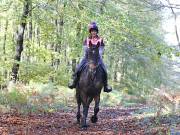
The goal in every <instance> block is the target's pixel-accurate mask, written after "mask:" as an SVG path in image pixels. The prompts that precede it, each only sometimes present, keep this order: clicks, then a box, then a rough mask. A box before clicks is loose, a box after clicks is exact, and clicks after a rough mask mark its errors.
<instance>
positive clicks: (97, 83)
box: [76, 43, 104, 130]
mask: <svg viewBox="0 0 180 135" xmlns="http://www.w3.org/2000/svg"><path fill="white" fill-rule="evenodd" d="M99 46H100V43H98V44H97V45H92V43H90V44H89V47H88V49H87V51H86V58H87V64H86V65H85V66H84V69H83V70H82V71H81V74H80V77H79V82H78V85H77V86H76V100H77V105H78V106H77V108H78V111H77V116H76V117H77V122H78V124H81V128H82V129H84V130H86V129H87V127H88V125H87V123H86V119H87V116H88V110H89V105H90V103H91V102H92V100H93V99H94V101H95V106H94V115H93V116H92V117H91V122H92V123H96V122H97V121H98V117H97V114H98V112H99V103H100V94H101V89H102V88H103V86H104V85H103V78H104V77H103V76H104V74H103V69H102V68H101V66H100V62H99V61H100V54H99ZM81 104H82V105H83V117H82V119H81V113H80V106H81ZM80 119H81V120H80Z"/></svg>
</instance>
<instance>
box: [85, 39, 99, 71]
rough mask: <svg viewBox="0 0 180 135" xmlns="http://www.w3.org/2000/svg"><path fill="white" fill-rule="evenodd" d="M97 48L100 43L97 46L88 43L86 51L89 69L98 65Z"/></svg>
mask: <svg viewBox="0 0 180 135" xmlns="http://www.w3.org/2000/svg"><path fill="white" fill-rule="evenodd" d="M99 46H100V43H99V42H98V43H97V45H93V44H92V43H91V41H90V42H89V47H88V51H87V54H88V55H87V59H88V64H89V67H90V68H91V69H94V68H96V67H97V65H98V60H99V57H100V55H99Z"/></svg>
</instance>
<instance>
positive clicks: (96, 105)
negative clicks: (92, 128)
mask: <svg viewBox="0 0 180 135" xmlns="http://www.w3.org/2000/svg"><path fill="white" fill-rule="evenodd" d="M94 100H95V107H94V115H93V116H92V117H91V122H92V123H96V122H97V120H98V118H97V113H98V112H99V102H100V95H98V96H96V97H95V98H94Z"/></svg>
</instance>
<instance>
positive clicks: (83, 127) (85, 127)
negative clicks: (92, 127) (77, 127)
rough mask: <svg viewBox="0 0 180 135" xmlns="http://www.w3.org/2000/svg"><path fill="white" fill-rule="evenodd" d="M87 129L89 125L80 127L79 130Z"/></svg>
mask: <svg viewBox="0 0 180 135" xmlns="http://www.w3.org/2000/svg"><path fill="white" fill-rule="evenodd" d="M88 127H89V125H83V126H81V130H87V128H88Z"/></svg>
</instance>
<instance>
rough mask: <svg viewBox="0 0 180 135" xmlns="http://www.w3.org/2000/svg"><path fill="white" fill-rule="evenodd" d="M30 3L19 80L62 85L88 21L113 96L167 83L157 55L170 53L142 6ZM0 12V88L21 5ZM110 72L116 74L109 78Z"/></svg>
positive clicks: (155, 18) (157, 22) (154, 14)
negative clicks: (100, 41)
mask: <svg viewBox="0 0 180 135" xmlns="http://www.w3.org/2000/svg"><path fill="white" fill-rule="evenodd" d="M31 2H32V3H31V4H32V7H33V9H32V10H31V12H30V13H29V16H28V18H27V26H26V30H25V35H24V45H23V47H24V48H23V52H22V57H21V61H20V62H19V64H20V69H19V80H20V81H23V82H25V83H29V82H32V81H33V82H36V83H48V82H49V81H52V82H53V83H55V84H56V85H61V86H66V85H67V83H68V81H69V80H70V77H71V73H72V70H71V69H72V66H73V64H72V60H73V59H76V61H79V59H80V58H81V57H82V44H83V40H84V39H85V38H86V37H87V36H88V34H89V33H88V30H87V25H88V24H89V22H90V21H96V22H97V23H98V26H99V35H101V36H102V37H103V38H104V42H105V53H104V57H103V60H104V62H105V63H106V65H107V67H108V75H109V80H110V82H111V83H112V84H114V82H116V85H114V88H115V89H116V92H117V91H118V92H120V91H124V90H125V91H126V92H127V93H128V94H131V95H136V96H140V97H143V96H144V95H146V94H148V93H149V92H150V91H151V88H153V87H156V86H159V85H160V84H162V83H165V82H166V81H167V80H168V78H165V77H163V76H168V73H167V72H166V69H165V68H166V67H165V66H164V61H163V60H162V57H171V55H172V51H173V49H172V48H170V47H168V46H167V45H166V43H165V42H164V39H163V38H164V37H163V36H164V32H163V30H162V28H161V21H162V17H161V11H155V10H152V11H149V12H141V11H146V10H149V8H150V9H151V7H149V8H147V6H146V3H145V2H143V1H139V0H135V1H132V0H124V2H120V1H105V3H103V1H95V0H92V1H87V0H78V1H77V0H75V1H67V0H66V1H60V0H56V1H47V0H42V1H38V0H32V1H31ZM150 2H151V1H150ZM126 3H129V4H128V5H126ZM8 7H9V8H8ZM0 9H1V10H2V11H3V12H1V13H0V25H1V29H0V31H1V33H0V39H1V40H0V44H2V45H0V56H1V57H0V84H2V83H5V82H6V81H7V80H8V79H9V78H8V77H5V74H4V73H5V70H7V71H8V74H9V73H10V72H11V71H12V64H13V62H14V60H13V57H14V55H15V51H16V48H15V44H16V41H15V38H14V37H15V35H13V33H15V32H16V31H17V29H18V26H19V24H20V23H21V22H20V20H21V15H22V9H23V1H21V0H14V1H12V0H8V1H4V2H3V3H1V5H0ZM7 17H8V18H7ZM7 21H8V25H7V30H6V22H7ZM31 26H32V28H31ZM5 35H6V40H5ZM4 43H5V50H4V48H3V45H4ZM176 55H177V56H178V55H179V53H178V52H177V53H176ZM76 64H78V62H77V63H76ZM115 74H120V76H118V77H117V79H114V78H115ZM162 78H163V79H162ZM164 78H165V79H164ZM116 92H115V93H116ZM118 92H117V93H118ZM117 93H116V94H114V93H113V94H112V95H111V96H112V98H113V99H112V100H114V101H116V100H115V99H117V98H115V97H114V96H116V95H118V94H117ZM118 97H121V96H120V95H119V96H118ZM117 102H118V103H119V101H117Z"/></svg>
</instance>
